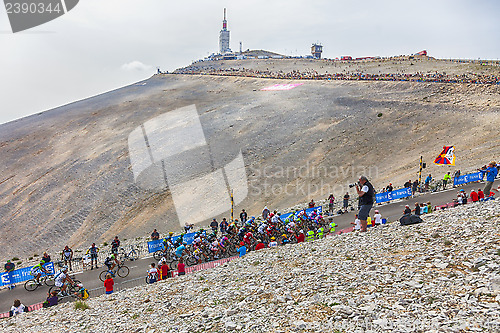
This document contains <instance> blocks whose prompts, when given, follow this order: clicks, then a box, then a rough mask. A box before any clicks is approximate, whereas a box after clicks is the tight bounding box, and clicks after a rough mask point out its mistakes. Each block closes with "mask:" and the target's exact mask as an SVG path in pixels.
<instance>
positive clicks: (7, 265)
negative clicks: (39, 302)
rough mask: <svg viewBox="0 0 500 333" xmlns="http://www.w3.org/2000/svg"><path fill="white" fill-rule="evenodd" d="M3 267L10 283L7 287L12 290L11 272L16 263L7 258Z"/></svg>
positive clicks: (13, 286)
mask: <svg viewBox="0 0 500 333" xmlns="http://www.w3.org/2000/svg"><path fill="white" fill-rule="evenodd" d="M4 268H5V271H6V272H7V274H8V275H9V281H10V285H9V286H8V287H7V288H9V289H11V290H12V289H14V288H15V285H14V283H13V281H12V272H13V271H14V269H16V265H15V264H14V263H13V262H11V261H10V260H7V262H6V263H5V266H4Z"/></svg>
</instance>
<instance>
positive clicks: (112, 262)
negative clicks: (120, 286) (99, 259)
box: [104, 253, 120, 277]
mask: <svg viewBox="0 0 500 333" xmlns="http://www.w3.org/2000/svg"><path fill="white" fill-rule="evenodd" d="M119 264H120V262H119V261H118V259H117V258H116V255H115V254H114V253H111V255H110V256H109V257H107V258H106V260H105V261H104V265H106V266H108V272H110V273H111V276H113V277H114V276H115V273H113V268H115V267H116V265H119Z"/></svg>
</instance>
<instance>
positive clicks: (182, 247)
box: [175, 242, 187, 258]
mask: <svg viewBox="0 0 500 333" xmlns="http://www.w3.org/2000/svg"><path fill="white" fill-rule="evenodd" d="M186 245H187V242H183V243H182V244H181V245H180V246H178V247H177V248H176V249H175V255H176V256H177V258H181V257H182V255H183V254H184V252H186V253H187V250H186Z"/></svg>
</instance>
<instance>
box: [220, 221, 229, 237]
mask: <svg viewBox="0 0 500 333" xmlns="http://www.w3.org/2000/svg"><path fill="white" fill-rule="evenodd" d="M228 227H229V223H227V220H226V218H225V217H224V218H223V219H222V221H221V222H220V224H219V228H220V232H221V233H223V234H225V233H226V232H227V228H228Z"/></svg>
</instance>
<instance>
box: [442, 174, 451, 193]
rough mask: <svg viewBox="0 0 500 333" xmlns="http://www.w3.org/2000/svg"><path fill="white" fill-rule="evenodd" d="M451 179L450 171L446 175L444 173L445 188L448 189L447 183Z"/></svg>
mask: <svg viewBox="0 0 500 333" xmlns="http://www.w3.org/2000/svg"><path fill="white" fill-rule="evenodd" d="M450 180H451V176H450V172H449V171H448V173H447V174H446V175H444V177H443V190H446V185H447V184H448V182H449V181H450Z"/></svg>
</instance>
